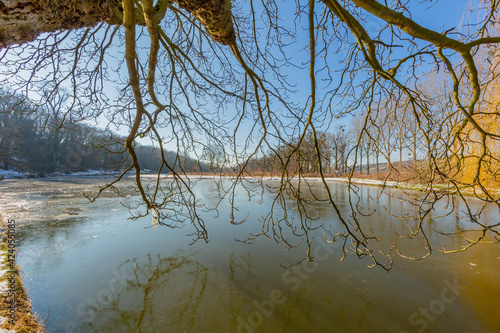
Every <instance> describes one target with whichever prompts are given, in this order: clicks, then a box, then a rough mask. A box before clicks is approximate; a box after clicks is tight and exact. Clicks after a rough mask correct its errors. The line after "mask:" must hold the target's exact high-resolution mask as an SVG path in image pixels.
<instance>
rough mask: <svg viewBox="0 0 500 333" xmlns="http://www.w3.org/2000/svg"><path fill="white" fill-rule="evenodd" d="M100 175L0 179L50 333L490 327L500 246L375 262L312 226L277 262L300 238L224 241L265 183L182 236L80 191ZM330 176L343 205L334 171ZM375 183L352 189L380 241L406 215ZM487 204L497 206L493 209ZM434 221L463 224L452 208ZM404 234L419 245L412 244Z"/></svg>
mask: <svg viewBox="0 0 500 333" xmlns="http://www.w3.org/2000/svg"><path fill="white" fill-rule="evenodd" d="M103 181H104V180H103V179H99V178H97V179H96V178H71V179H70V178H67V179H62V180H57V179H52V180H50V179H48V180H5V181H2V182H0V204H1V207H2V208H1V212H2V213H3V214H5V215H6V216H7V217H8V218H10V219H15V220H16V223H17V225H18V230H17V243H18V249H19V251H18V255H17V262H18V264H19V265H20V267H21V269H22V276H23V278H24V283H25V286H26V288H27V289H28V294H29V296H30V297H31V300H32V304H33V307H34V310H35V311H36V312H37V313H38V314H39V315H40V316H41V318H43V319H44V320H45V321H46V322H47V323H48V329H49V332H423V331H424V328H425V329H427V331H429V332H495V331H498V317H497V315H498V311H499V310H500V284H499V283H498V281H499V278H500V248H499V247H498V246H494V245H491V246H487V245H484V246H477V247H473V248H471V249H470V250H468V251H467V252H465V253H458V254H452V255H444V254H441V253H439V252H438V251H435V252H434V253H433V254H432V256H431V257H430V258H428V259H426V260H423V261H419V262H415V261H409V260H403V259H400V258H399V259H398V258H395V267H394V268H393V269H392V270H391V271H390V273H387V272H385V271H384V270H382V269H380V268H374V269H370V268H367V264H369V263H370V262H369V260H359V259H358V258H357V257H355V256H348V257H347V258H346V259H345V260H344V261H343V262H340V260H339V258H340V255H341V251H340V246H339V245H337V244H333V245H330V244H327V243H326V242H324V241H321V232H320V231H319V230H318V232H317V233H316V234H315V235H316V236H317V237H316V242H315V243H314V244H313V247H312V250H313V252H314V253H315V254H316V255H317V260H316V261H315V262H314V263H305V262H304V263H303V264H300V265H297V266H294V268H292V269H285V268H283V267H282V266H281V265H282V264H283V265H288V264H290V263H293V262H296V261H297V260H299V259H301V258H303V256H304V255H305V247H304V246H303V245H301V246H299V247H297V248H294V249H292V250H290V251H286V248H285V245H284V244H283V243H279V244H278V243H276V242H275V241H274V240H273V239H266V238H264V237H262V238H259V239H257V241H256V242H255V243H253V244H251V245H248V244H244V243H242V242H238V241H236V240H242V239H245V238H246V237H247V236H248V235H249V233H251V232H258V231H259V230H260V224H259V222H258V218H259V217H260V216H262V215H263V214H265V213H266V212H267V211H268V210H269V208H270V205H271V203H272V195H271V194H270V193H267V192H265V193H264V194H263V197H262V198H255V199H252V200H249V198H248V196H244V195H241V196H237V197H236V200H237V205H238V207H239V214H241V215H242V216H247V215H248V218H247V220H246V222H245V223H243V224H241V225H232V224H230V221H229V207H228V206H227V207H225V206H221V207H220V209H219V213H220V214H219V215H218V216H215V214H214V213H207V214H206V216H204V217H205V221H206V223H207V229H208V232H209V238H210V241H209V242H208V243H204V242H202V241H199V242H197V243H195V244H194V245H189V244H190V243H191V237H189V236H186V235H187V234H189V233H190V232H192V229H191V228H190V227H189V226H187V227H186V228H182V229H170V228H166V227H161V226H160V227H158V229H157V230H155V229H154V228H151V227H150V226H151V217H146V218H142V219H139V220H137V221H132V220H129V219H128V217H129V216H130V215H129V211H128V209H127V208H125V207H124V206H123V205H122V204H121V202H122V201H123V200H124V199H122V198H117V197H114V196H113V195H106V196H104V197H103V198H101V199H99V200H98V201H96V202H94V203H90V202H89V201H88V200H87V199H85V198H83V197H82V195H81V193H82V192H87V191H89V189H90V188H91V187H92V186H95V184H96V183H99V182H100V183H102V182H103ZM132 184H133V183H132V182H131V181H130V180H127V181H125V183H124V184H123V185H122V186H127V185H132ZM331 188H332V190H333V191H334V193H336V200H337V202H338V203H339V204H340V207H343V208H344V209H346V212H347V204H346V202H345V200H347V196H346V195H345V191H346V190H345V184H343V183H332V184H331ZM195 191H196V192H197V193H198V194H199V196H200V197H201V198H203V200H204V201H206V204H207V205H211V204H213V203H214V202H215V197H216V194H217V192H216V187H215V186H214V183H213V181H211V180H202V181H200V182H199V183H198V184H197V185H196V186H195ZM377 191H379V189H378V188H377V187H368V186H364V187H361V188H360V198H361V202H360V203H361V205H364V206H366V209H370V208H378V210H377V211H376V212H375V213H374V214H372V215H371V216H369V217H367V218H366V220H365V222H364V223H369V224H370V226H371V228H373V229H374V230H377V232H378V233H379V235H381V236H383V237H384V238H385V239H386V242H388V243H390V242H392V241H393V240H394V239H395V238H396V237H395V235H394V233H395V232H396V231H401V230H402V229H403V228H404V226H403V225H402V223H401V221H399V220H397V219H389V218H388V217H387V214H383V213H382V212H381V210H382V207H386V208H387V207H388V208H391V209H392V210H393V211H405V210H411V209H412V208H411V207H409V205H407V204H406V203H405V202H404V201H399V200H394V199H393V200H390V199H389V198H387V197H380V198H376V193H377ZM391 191H394V192H395V193H396V192H397V191H398V190H391ZM370 196H372V199H370ZM129 200H133V198H131V199H129ZM311 205H312V206H311V207H312V208H313V209H314V210H315V211H317V214H319V216H320V219H319V220H318V223H321V222H320V221H322V220H325V221H327V223H331V224H332V225H334V226H335V224H336V223H337V222H336V219H335V218H334V214H333V213H332V210H331V208H330V207H329V206H328V205H327V204H326V203H312V204H311ZM457 214H458V213H457ZM489 214H490V216H495V218H498V217H497V214H498V212H497V211H494V210H492V212H490V213H489ZM485 218H488V215H486V216H485ZM432 223H445V224H448V225H449V227H450V229H451V230H453V229H454V228H455V229H456V228H460V227H461V226H460V220H459V216H458V215H456V214H451V215H449V216H448V217H446V218H445V219H440V220H436V222H431V223H430V225H432ZM428 233H429V235H430V238H431V242H432V243H435V242H441V243H442V242H448V243H446V244H447V245H449V246H450V247H453V245H454V244H453V242H452V241H451V240H444V239H443V237H442V236H440V235H438V234H436V233H433V232H432V229H431V228H430V227H429V230H428ZM295 243H297V240H296V241H295ZM441 243H440V244H441ZM400 246H402V247H404V246H406V245H405V243H401V245H400ZM407 246H408V247H409V248H408V251H413V252H418V246H420V244H414V243H411V244H409V245H407ZM413 247H415V248H413ZM447 248H448V246H447Z"/></svg>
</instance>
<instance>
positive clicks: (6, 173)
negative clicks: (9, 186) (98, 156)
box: [0, 169, 119, 180]
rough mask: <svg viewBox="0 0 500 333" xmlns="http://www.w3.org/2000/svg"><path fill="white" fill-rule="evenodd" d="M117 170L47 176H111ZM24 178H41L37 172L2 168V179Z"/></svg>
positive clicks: (0, 177) (55, 173)
mask: <svg viewBox="0 0 500 333" xmlns="http://www.w3.org/2000/svg"><path fill="white" fill-rule="evenodd" d="M117 174H119V172H117V171H103V170H87V171H79V172H71V173H63V172H52V173H49V174H47V175H45V177H95V176H111V175H117ZM24 178H40V176H38V175H37V174H34V173H29V172H18V171H14V170H3V169H0V180H1V179H24Z"/></svg>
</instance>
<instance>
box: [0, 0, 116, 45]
mask: <svg viewBox="0 0 500 333" xmlns="http://www.w3.org/2000/svg"><path fill="white" fill-rule="evenodd" d="M120 4H121V1H119V0H85V1H81V0H62V1H57V2H55V1H49V0H39V1H35V0H31V1H29V0H28V1H26V0H24V1H23V0H10V1H6V0H0V13H1V14H0V48H4V47H6V46H9V45H13V44H17V43H19V44H22V43H25V42H29V41H32V40H34V39H35V38H37V37H38V35H40V34H41V33H44V32H55V31H58V30H73V29H79V28H83V27H92V26H94V25H96V24H98V23H100V22H108V23H110V24H121V18H120V17H119V16H120V15H119V14H120V13H121V11H120Z"/></svg>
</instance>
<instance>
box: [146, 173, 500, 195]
mask: <svg viewBox="0 0 500 333" xmlns="http://www.w3.org/2000/svg"><path fill="white" fill-rule="evenodd" d="M179 176H181V177H183V178H189V179H224V178H227V179H234V178H236V176H235V175H223V174H179ZM361 176H362V175H361ZM143 177H145V178H155V177H157V175H155V174H149V175H143ZM164 178H165V179H172V178H173V175H172V174H168V175H165V176H164ZM242 178H244V179H249V180H281V178H280V177H278V176H272V175H264V176H244V177H242ZM294 179H295V178H294ZM297 179H298V178H297ZM301 179H302V180H305V181H321V178H320V177H319V176H316V175H314V176H304V177H301ZM325 181H327V182H344V183H349V181H350V183H351V184H353V185H368V186H378V187H393V188H398V189H402V190H410V191H419V192H422V191H429V190H431V189H432V190H433V191H446V192H448V193H449V194H457V193H458V192H460V194H461V195H464V196H474V197H478V198H486V195H485V193H484V191H483V190H482V189H480V188H478V187H471V186H464V187H462V188H458V189H457V187H455V186H453V185H447V184H440V183H433V184H432V185H430V184H425V183H418V182H411V181H397V180H386V179H384V180H380V179H373V178H354V177H353V178H350V179H349V178H348V177H325ZM487 191H488V192H489V195H491V196H493V198H494V199H496V200H499V199H500V189H499V188H487Z"/></svg>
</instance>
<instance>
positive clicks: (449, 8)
mask: <svg viewBox="0 0 500 333" xmlns="http://www.w3.org/2000/svg"><path fill="white" fill-rule="evenodd" d="M466 3H467V2H466V1H455V0H442V1H438V2H437V3H436V2H433V1H428V2H424V3H423V4H421V2H420V1H418V2H417V1H415V2H412V3H411V4H410V9H411V17H412V18H413V19H414V20H415V21H416V22H417V23H419V24H421V25H423V26H424V27H427V28H431V29H435V30H437V31H439V32H443V31H446V30H448V29H450V28H453V27H457V26H460V20H461V19H462V18H461V13H462V11H463V9H464V8H465V6H466ZM237 6H242V7H243V10H242V11H243V12H245V13H248V12H249V11H248V8H245V7H246V6H248V4H247V3H245V2H243V3H239V4H238V5H237ZM255 6H256V10H257V11H259V10H260V8H258V6H260V4H255ZM321 6H322V5H320V4H318V5H317V10H318V11H319V10H320V9H322V7H321ZM427 7H429V9H427V10H425V8H427ZM320 17H321V16H320V15H318V18H320ZM278 19H279V20H280V24H283V26H285V27H294V25H296V33H297V38H296V40H297V41H298V44H292V45H289V46H285V47H284V50H285V51H286V53H287V55H288V57H291V58H292V59H291V60H292V61H293V63H294V65H295V66H297V67H294V66H288V67H286V68H283V69H282V71H281V72H282V74H284V75H286V76H287V79H288V81H289V83H290V84H291V86H293V87H294V88H292V89H293V92H292V93H291V94H290V100H291V101H292V102H295V103H297V104H298V105H299V106H301V107H303V108H304V109H305V110H307V103H308V102H307V100H308V97H309V93H310V82H309V73H308V71H309V69H308V64H307V62H308V53H309V49H308V44H307V43H308V32H307V24H308V22H307V14H305V15H304V14H303V15H302V16H301V19H297V15H296V8H295V6H279V17H278ZM257 22H259V21H257ZM329 23H331V21H329ZM257 25H258V26H259V27H260V28H262V30H261V31H260V32H259V34H260V37H259V39H260V40H262V39H263V38H265V36H266V32H267V29H266V27H265V26H264V25H263V23H257ZM364 26H365V28H366V30H367V31H368V33H369V34H370V35H371V36H372V37H374V36H375V35H376V33H377V31H378V30H379V29H380V27H381V24H380V21H379V20H377V19H375V18H373V17H372V16H368V18H367V20H366V22H365V23H364ZM141 29H142V30H144V31H145V29H143V28H138V35H139V33H140V32H141ZM166 29H167V31H168V28H166ZM99 35H101V36H102V32H99V33H97V35H96V36H97V37H99ZM452 37H453V36H452ZM115 40H117V41H118V42H117V44H116V45H112V46H111V47H110V48H109V50H108V52H107V53H108V54H107V57H106V58H105V61H106V63H107V64H108V65H109V67H110V69H113V70H110V71H108V73H106V77H105V78H104V80H105V81H104V84H103V92H104V95H105V96H106V97H107V98H109V100H110V104H118V105H119V104H120V100H118V96H119V90H120V89H123V88H124V85H123V82H125V81H126V79H127V77H128V75H127V73H126V72H125V69H126V68H125V66H123V47H122V45H120V44H121V43H122V37H121V36H120V38H118V36H115ZM284 41H285V42H290V41H291V40H290V39H288V40H287V39H286V38H285V40H284ZM351 41H353V40H351ZM259 43H260V41H259ZM148 46H149V39H148V37H147V34H146V33H145V34H144V35H143V36H142V37H141V38H139V41H138V54H139V57H140V62H141V65H142V66H143V68H144V70H145V68H146V66H147V54H148ZM321 46H322V45H321V43H320V42H318V45H317V51H318V52H320V50H321ZM225 48H226V50H227V47H225ZM336 48H337V45H333V46H332V49H336ZM270 51H271V52H272V54H274V55H276V57H277V58H280V57H281V55H280V54H279V51H278V49H277V48H276V47H271V48H270ZM345 52H346V50H343V49H342V48H341V49H340V50H339V51H338V52H336V53H332V52H331V51H330V53H329V54H327V55H326V54H324V53H319V54H318V63H317V65H316V68H317V70H319V71H320V72H319V73H318V77H317V84H318V91H317V93H318V99H322V98H324V96H325V94H329V91H331V88H332V86H335V85H336V84H338V82H339V78H340V75H339V74H338V73H335V72H334V71H335V70H338V69H340V68H342V66H341V65H340V64H339V61H340V60H341V59H342V58H343V57H345V55H346V54H345ZM395 52H396V53H395V55H396V57H398V58H399V57H403V56H404V53H403V51H399V50H396V51H395ZM398 52H400V53H401V56H399V55H398ZM324 56H326V59H327V61H328V64H329V66H330V72H331V73H330V75H331V76H332V79H333V81H332V86H330V87H328V88H325V83H324V81H323V80H324V79H326V78H327V75H328V73H327V70H326V69H324V68H323V66H324V64H323V63H322V57H324ZM11 57H13V56H11ZM83 57H85V55H83ZM229 57H230V58H231V59H232V61H233V63H235V61H234V57H233V56H232V55H229ZM69 65H71V63H68V66H69ZM81 65H82V66H87V65H88V66H92V65H95V59H93V60H92V61H90V62H89V63H85V61H81ZM120 65H121V66H120ZM50 70H51V68H50V67H49V68H48V69H47V70H40V71H37V73H36V75H37V79H40V80H42V81H43V80H51V78H52V76H51V74H50V73H49V71H50ZM114 70H116V71H114ZM420 70H421V72H425V71H426V68H425V66H424V67H423V68H421V69H420ZM159 73H160V72H159ZM19 76H21V77H24V78H27V76H28V74H27V73H23V72H21V73H19ZM364 79H365V77H355V78H352V80H353V81H361V80H364ZM1 80H2V81H3V82H5V83H6V85H10V84H12V82H13V80H14V78H13V77H8V78H5V76H4V77H3V78H2V79H1ZM116 82H122V83H120V84H117V83H116ZM271 82H272V83H276V81H273V80H272V79H271ZM81 84H82V85H83V84H85V82H82V83H81ZM188 94H189V92H188ZM30 97H32V98H36V94H35V92H34V90H32V91H30ZM192 97H193V96H192ZM159 98H160V100H161V101H162V102H165V103H168V101H166V100H165V98H164V96H162V95H161V94H160V95H159ZM207 103H208V105H207V109H215V108H216V107H218V105H214V104H213V103H214V101H213V100H210V98H208V99H207ZM331 104H338V105H336V106H335V107H333V109H334V113H337V112H342V109H343V106H342V101H341V100H340V99H339V98H333V99H332V100H331ZM183 107H185V102H182V101H181V102H180V103H179V108H180V109H181V110H182V108H183ZM234 107H235V106H234V105H228V107H227V110H226V112H225V113H226V114H225V115H224V116H223V119H224V120H226V121H228V124H227V125H228V127H229V128H231V127H232V128H234V126H235V125H236V121H234V120H233V121H229V119H230V118H231V117H232V116H234V112H232V109H234ZM272 108H273V111H274V112H276V113H277V117H278V118H279V120H280V121H283V122H284V123H285V124H286V123H287V122H292V121H294V119H292V118H288V119H287V118H286V117H281V116H280V115H282V114H283V115H284V114H286V112H285V111H284V110H283V107H282V106H281V105H279V103H276V102H274V103H273V105H272ZM306 114H307V111H305V112H304V114H303V115H304V118H305V115H306ZM254 118H255V117H254V116H253V117H250V118H249V119H246V120H244V121H243V123H242V125H241V126H240V130H241V132H240V133H241V135H239V136H238V137H237V141H238V142H241V143H243V140H244V137H245V135H246V134H248V133H249V132H250V130H251V127H252V125H253V124H254ZM316 121H317V124H318V125H317V130H328V129H330V130H333V129H334V128H337V127H338V126H340V125H348V124H349V123H350V122H351V117H344V118H342V119H335V118H332V117H331V114H326V113H325V114H322V113H318V118H317V119H316ZM92 123H93V125H97V126H104V124H107V123H108V121H107V120H106V119H105V117H104V116H100V117H99V118H98V119H97V120H96V121H95V122H92ZM111 129H112V130H115V131H116V132H118V133H119V134H122V135H126V134H127V129H126V127H124V126H120V125H117V124H115V126H112V127H111ZM174 131H175V130H174ZM160 133H161V134H162V135H164V136H166V137H172V134H173V133H172V128H168V129H167V128H164V129H162V130H161V131H160ZM228 133H232V132H231V131H229V132H228ZM294 134H295V135H296V134H297V133H294ZM194 135H195V138H196V139H199V140H201V141H203V140H204V138H203V136H202V135H201V134H200V133H196V132H194ZM138 141H139V142H140V143H142V144H151V141H150V140H149V139H148V138H139V139H138ZM270 141H271V142H272V138H270ZM255 142H256V140H254V141H253V143H250V144H251V145H254V144H255ZM165 144H166V148H167V149H170V150H175V149H176V145H177V144H176V142H175V141H170V142H169V140H166V141H165Z"/></svg>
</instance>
